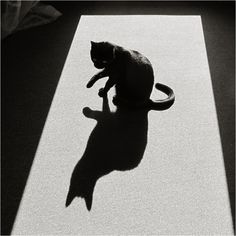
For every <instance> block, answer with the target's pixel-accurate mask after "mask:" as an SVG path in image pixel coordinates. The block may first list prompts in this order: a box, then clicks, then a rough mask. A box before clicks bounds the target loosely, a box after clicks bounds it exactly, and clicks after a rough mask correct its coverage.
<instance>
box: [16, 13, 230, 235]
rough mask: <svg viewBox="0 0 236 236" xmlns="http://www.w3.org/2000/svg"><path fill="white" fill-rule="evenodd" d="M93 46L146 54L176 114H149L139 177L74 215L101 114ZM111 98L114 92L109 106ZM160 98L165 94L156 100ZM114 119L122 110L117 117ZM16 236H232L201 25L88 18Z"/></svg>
mask: <svg viewBox="0 0 236 236" xmlns="http://www.w3.org/2000/svg"><path fill="white" fill-rule="evenodd" d="M90 40H93V41H104V40H106V41H111V42H114V43H117V44H119V45H122V46H124V47H127V48H131V49H136V50H138V51H140V52H142V53H143V54H145V55H146V56H147V57H148V58H149V59H150V61H151V62H152V64H153V67H154V70H155V74H156V82H161V83H165V84H168V85H169V86H171V87H172V88H173V89H174V91H175V94H176V102H175V104H174V106H173V107H172V108H171V109H169V110H167V111H164V112H158V111H151V112H150V113H149V129H148V145H147V148H146V151H145V154H144V157H143V160H142V162H141V164H140V165H139V166H138V167H137V168H136V169H134V170H132V171H127V172H112V173H111V174H109V175H107V176H105V177H103V178H101V179H100V180H99V181H98V183H97V185H96V187H95V192H94V199H93V206H92V210H91V212H88V211H87V209H86V207H85V203H84V201H83V200H81V199H76V200H74V201H73V203H72V204H71V205H70V206H69V207H68V208H65V206H64V205H65V199H66V195H67V191H68V188H69V181H70V177H71V173H72V171H73V169H74V166H75V165H76V163H77V162H78V160H79V159H80V157H81V156H82V155H83V153H84V150H85V147H86V144H87V140H88V137H89V135H90V133H91V131H92V130H93V128H94V126H95V121H94V120H91V119H88V118H86V117H84V115H83V114H82V112H81V111H82V109H83V108H84V107H85V106H88V107H90V108H91V109H98V110H101V105H102V100H101V99H100V98H99V97H98V96H97V91H98V88H100V87H101V86H102V85H104V83H105V80H103V81H102V80H101V81H99V82H98V83H97V84H95V86H94V87H93V88H91V89H86V87H85V86H86V83H87V81H88V79H89V78H91V76H92V75H93V74H94V73H95V72H96V69H95V68H93V65H92V63H91V61H90V56H89V50H90ZM111 96H112V92H110V97H111ZM153 96H156V94H153ZM113 109H114V107H113ZM13 234H25V235H30V234H41V235H45V234H61V235H65V234H74V235H88V234H90V235H94V234H102V235H104V234H124V235H127V234H136V235H137V234H139V235H143V234H155V235H156V234H165V235H176V234H180V235H183V234H190V235H196V234H199V235H207V234H208V235H213V234H220V235H225V234H232V223H231V215H230V208H229V199H228V193H227V185H226V177H225V170H224V162H223V155H222V150H221V142H220V136H219V130H218V124H217V117H216V110H215V104H214V98H213V91H212V84H211V78H210V73H209V66H208V61H207V55H206V48H205V42H204V36H203V30H202V23H201V18H200V16H83V17H82V18H81V19H80V22H79V26H78V28H77V31H76V33H75V36H74V39H73V43H72V46H71V49H70V52H69V55H68V57H67V60H66V63H65V67H64V69H63V73H62V76H61V78H60V82H59V85H58V88H57V91H56V94H55V96H54V100H53V103H52V106H51V109H50V112H49V115H48V118H47V121H46V124H45V127H44V131H43V134H42V137H41V140H40V143H39V146H38V150H37V153H36V156H35V160H34V163H33V167H32V169H31V173H30V176H29V179H28V182H27V186H26V189H25V192H24V195H23V199H22V202H21V205H20V209H19V212H18V216H17V219H16V222H15V225H14V230H13Z"/></svg>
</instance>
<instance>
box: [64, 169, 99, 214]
mask: <svg viewBox="0 0 236 236" xmlns="http://www.w3.org/2000/svg"><path fill="white" fill-rule="evenodd" d="M95 184H96V179H95V178H93V177H90V176H89V175H86V176H81V175H80V174H79V173H78V176H76V177H74V176H72V179H71V184H70V188H69V192H68V194H67V198H66V204H65V206H66V207H68V206H69V205H70V204H71V202H72V201H73V200H74V198H76V197H81V198H84V200H85V203H86V207H87V209H88V211H90V210H91V208H92V202H93V191H94V187H95Z"/></svg>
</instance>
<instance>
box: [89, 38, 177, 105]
mask: <svg viewBox="0 0 236 236" xmlns="http://www.w3.org/2000/svg"><path fill="white" fill-rule="evenodd" d="M90 56H91V60H92V62H93V63H94V66H95V67H96V68H97V69H103V70H101V71H100V72H98V73H97V74H95V75H94V76H93V77H92V78H91V79H90V80H89V82H88V83H87V88H91V87H92V86H93V85H94V83H95V82H96V81H97V80H99V79H101V78H104V77H109V79H108V80H107V82H106V84H105V86H104V88H101V89H100V90H99V93H98V95H99V96H100V97H104V96H106V95H107V92H108V91H109V89H110V88H111V87H113V86H115V90H116V96H114V98H113V103H114V104H115V105H116V106H126V107H130V108H146V109H153V110H165V109H168V108H170V107H171V106H172V105H173V103H174V101H175V95H174V92H173V90H172V89H171V88H169V87H168V86H166V85H164V84H160V83H156V84H155V88H156V89H158V90H160V91H162V92H164V93H165V94H167V95H168V97H167V98H166V99H163V100H157V101H152V100H151V99H150V96H151V93H152V89H153V86H154V73H153V67H152V65H151V62H150V61H149V60H148V59H147V58H146V57H145V56H144V55H142V54H141V53H139V52H138V51H134V50H127V49H125V48H123V47H121V46H118V45H115V44H113V43H110V42H93V41H91V50H90Z"/></svg>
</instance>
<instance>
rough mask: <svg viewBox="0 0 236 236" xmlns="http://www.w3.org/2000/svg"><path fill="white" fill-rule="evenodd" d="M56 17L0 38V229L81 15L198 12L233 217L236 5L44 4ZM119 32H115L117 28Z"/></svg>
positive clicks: (11, 211) (6, 228)
mask: <svg viewBox="0 0 236 236" xmlns="http://www.w3.org/2000/svg"><path fill="white" fill-rule="evenodd" d="M50 4H52V5H54V6H55V7H56V8H57V9H58V10H60V11H61V12H62V13H63V16H62V17H60V18H59V19H58V20H57V21H55V22H53V23H51V24H48V25H45V26H40V27H36V28H32V29H29V30H27V31H22V32H18V33H17V34H15V35H12V36H10V37H8V38H7V39H5V40H3V41H2V60H1V61H2V64H1V66H2V123H1V124H2V162H1V164H2V178H1V184H2V195H1V207H2V217H1V219H2V220H1V226H2V230H1V234H2V235H3V234H4V235H6V234H10V232H11V229H12V226H13V223H14V220H15V216H16V214H17V210H18V207H19V204H20V201H21V198H22V194H23V192H24V187H25V184H26V181H27V178H28V174H29V171H30V168H31V165H32V162H33V159H34V155H35V152H36V149H37V145H38V142H39V139H40V136H41V132H42V130H43V127H44V123H45V120H46V117H47V113H48V111H49V108H50V104H51V101H52V98H53V95H54V92H55V89H56V86H57V83H58V80H59V78H60V74H61V71H62V68H63V65H64V62H65V59H66V56H67V53H68V51H69V48H70V44H71V41H72V38H73V34H74V31H75V29H76V26H77V24H78V21H79V19H80V16H81V15H82V14H91V15H93V14H157V15H201V17H202V23H203V29H204V36H205V40H206V46H207V54H208V60H209V65H210V71H211V77H212V83H213V89H214V96H215V101H216V108H217V115H218V121H219V127H220V134H221V141H222V147H223V153H224V162H225V169H226V174H227V182H228V189H229V196H230V202H231V209H232V215H233V218H234V219H235V210H234V209H235V204H234V199H235V175H234V168H235V159H234V156H235V136H234V134H235V124H234V121H235V106H234V104H235V103H234V101H235V87H234V86H235V77H234V76H235V2H233V1H231V2H220V1H218V2H67V3H65V2H53V1H52V2H50ZM120 30H121V29H120Z"/></svg>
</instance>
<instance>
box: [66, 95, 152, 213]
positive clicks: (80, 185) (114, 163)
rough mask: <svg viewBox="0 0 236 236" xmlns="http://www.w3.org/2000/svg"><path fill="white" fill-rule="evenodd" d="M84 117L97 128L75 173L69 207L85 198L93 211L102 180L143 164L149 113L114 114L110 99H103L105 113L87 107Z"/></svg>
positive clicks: (84, 110) (125, 111)
mask: <svg viewBox="0 0 236 236" xmlns="http://www.w3.org/2000/svg"><path fill="white" fill-rule="evenodd" d="M83 114H84V115H85V116H86V117H88V118H91V119H95V120H96V121H97V124H96V126H95V128H94V129H93V131H92V133H91V135H90V137H89V140H88V143H87V147H86V149H85V152H84V154H83V156H82V158H81V159H80V160H79V162H78V163H77V165H76V166H75V168H74V171H73V173H72V177H71V183H70V188H69V193H68V196H67V200H66V206H68V205H69V204H70V203H71V202H72V201H73V199H74V198H75V197H82V198H84V199H85V202H86V206H87V209H88V210H90V209H91V207H92V199H93V191H94V187H95V184H96V182H97V181H98V179H99V178H101V177H102V176H104V175H107V174H109V173H110V172H112V171H114V170H119V171H126V170H131V169H134V168H135V167H137V166H138V165H139V163H140V162H141V160H142V158H143V154H144V151H145V148H146V145H147V132H148V117H147V115H148V111H147V110H130V109H125V108H118V109H117V110H116V112H114V113H113V112H111V111H110V108H109V104H108V99H107V98H103V109H102V111H93V110H91V109H90V108H88V107H86V108H84V109H83Z"/></svg>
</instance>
